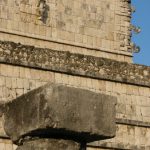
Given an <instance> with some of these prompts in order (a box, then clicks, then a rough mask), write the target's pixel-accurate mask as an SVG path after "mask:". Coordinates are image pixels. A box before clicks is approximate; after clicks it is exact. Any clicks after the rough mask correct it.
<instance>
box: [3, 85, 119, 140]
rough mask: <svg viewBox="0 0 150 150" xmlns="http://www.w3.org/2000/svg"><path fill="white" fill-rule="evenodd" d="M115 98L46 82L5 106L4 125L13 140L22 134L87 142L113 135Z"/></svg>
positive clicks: (19, 137)
mask: <svg viewBox="0 0 150 150" xmlns="http://www.w3.org/2000/svg"><path fill="white" fill-rule="evenodd" d="M115 104H116V98H115V97H112V96H108V95H104V94H99V93H94V92H91V91H88V90H83V89H77V88H73V87H67V86H63V85H57V84H51V83H50V84H47V85H45V86H43V87H41V88H38V89H36V90H34V91H31V92H29V93H27V94H26V95H23V96H21V97H19V98H17V99H15V100H13V101H12V102H9V103H8V104H7V106H6V112H5V116H4V120H5V123H4V126H5V130H6V133H7V134H8V136H9V137H11V138H12V140H13V141H18V140H19V139H21V138H24V137H25V136H40V137H50V138H51V137H57V138H67V139H72V140H77V141H85V142H90V141H94V140H100V139H105V138H111V137H113V136H114V135H115Z"/></svg>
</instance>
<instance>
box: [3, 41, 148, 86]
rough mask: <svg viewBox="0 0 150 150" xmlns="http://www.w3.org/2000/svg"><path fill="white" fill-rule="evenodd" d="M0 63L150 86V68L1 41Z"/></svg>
mask: <svg viewBox="0 0 150 150" xmlns="http://www.w3.org/2000/svg"><path fill="white" fill-rule="evenodd" d="M0 62H1V63H8V64H13V65H20V66H25V67H32V68H37V69H44V70H50V71H55V72H61V73H66V74H72V75H78V76H85V77H90V78H95V79H103V80H110V81H115V82H122V83H127V84H134V85H140V86H147V87H150V67H148V66H143V65H136V64H129V63H126V62H118V61H115V60H111V59H107V58H100V57H93V56H87V55H82V54H72V53H70V52H67V51H65V52H64V51H56V50H51V49H47V48H36V47H34V46H28V45H22V44H18V43H13V42H8V41H0Z"/></svg>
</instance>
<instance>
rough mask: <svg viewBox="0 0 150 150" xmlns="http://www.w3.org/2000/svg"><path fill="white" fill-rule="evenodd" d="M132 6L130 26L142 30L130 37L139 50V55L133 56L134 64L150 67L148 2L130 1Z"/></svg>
mask: <svg viewBox="0 0 150 150" xmlns="http://www.w3.org/2000/svg"><path fill="white" fill-rule="evenodd" d="M132 5H133V6H135V8H136V12H135V13H134V14H133V16H132V24H133V25H136V26H140V27H141V29H142V31H141V33H139V34H133V36H132V41H134V42H135V43H136V45H138V46H140V48H141V51H140V53H138V54H134V62H135V63H138V64H144V65H148V66H150V0H132Z"/></svg>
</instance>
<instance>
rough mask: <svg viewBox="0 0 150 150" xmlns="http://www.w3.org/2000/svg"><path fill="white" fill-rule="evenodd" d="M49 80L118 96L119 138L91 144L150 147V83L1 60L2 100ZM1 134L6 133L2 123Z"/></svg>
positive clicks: (139, 148)
mask: <svg viewBox="0 0 150 150" xmlns="http://www.w3.org/2000/svg"><path fill="white" fill-rule="evenodd" d="M49 81H50V82H55V83H62V84H66V85H70V86H73V87H80V88H84V89H89V90H92V91H94V92H100V93H105V94H109V95H114V96H117V98H118V102H117V107H116V108H117V116H116V118H117V120H116V122H117V124H118V125H117V126H118V127H117V136H116V138H114V139H112V140H107V141H104V142H95V143H91V144H90V146H94V147H95V146H97V147H105V148H107V147H108V148H109V147H110V148H112V147H114V148H122V149H136V150H141V149H148V148H150V111H149V110H150V96H149V93H150V88H149V87H141V86H136V85H131V84H125V83H118V82H111V81H106V80H97V79H91V78H87V77H80V76H72V75H67V74H61V73H56V72H50V71H44V70H36V69H31V68H25V67H19V66H12V65H5V64H1V65H0V96H1V97H0V100H1V101H8V100H12V99H14V98H16V97H17V96H19V95H22V94H24V93H26V92H28V91H29V90H32V89H34V88H37V87H39V86H41V85H44V84H45V83H47V82H49ZM1 136H5V135H4V134H3V129H2V127H1ZM89 149H94V148H89ZM6 150H9V149H6ZM10 150H11V149H10Z"/></svg>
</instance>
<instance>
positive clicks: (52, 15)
mask: <svg viewBox="0 0 150 150" xmlns="http://www.w3.org/2000/svg"><path fill="white" fill-rule="evenodd" d="M38 1H39V0H15V1H12V0H1V1H0V12H1V13H0V34H1V37H0V39H1V40H7V41H8V40H10V41H15V42H20V43H22V44H27V43H28V44H31V45H36V46H41V47H45V46H46V47H48V48H51V47H52V46H51V45H55V47H57V48H58V47H59V49H60V47H61V49H63V50H66V49H67V48H68V47H72V48H71V49H72V50H71V49H70V48H68V49H69V51H74V52H79V53H84V54H87V53H89V54H90V55H97V56H101V57H107V58H112V59H116V60H120V61H128V62H131V53H129V52H128V50H129V49H130V47H129V45H130V11H131V10H130V6H129V4H130V1H129V0H124V1H123V0H113V1H112V0H105V1H104V0H103V1H100V0H93V1H90V0H87V1H82V0H47V1H46V4H45V6H44V9H43V11H44V14H43V15H41V16H39V9H40V8H41V7H42V6H41V7H39V6H38ZM40 17H41V19H40ZM105 52H109V53H105Z"/></svg>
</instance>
